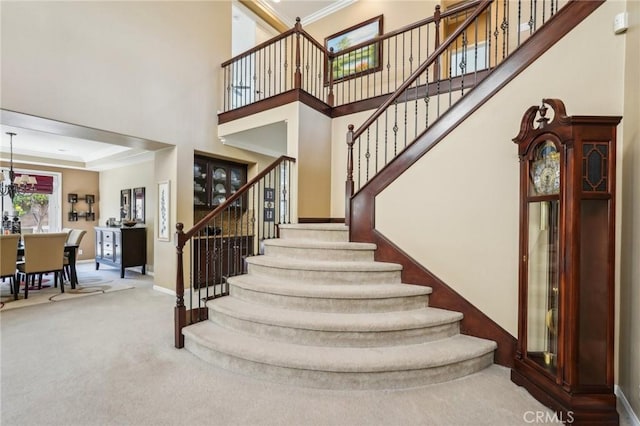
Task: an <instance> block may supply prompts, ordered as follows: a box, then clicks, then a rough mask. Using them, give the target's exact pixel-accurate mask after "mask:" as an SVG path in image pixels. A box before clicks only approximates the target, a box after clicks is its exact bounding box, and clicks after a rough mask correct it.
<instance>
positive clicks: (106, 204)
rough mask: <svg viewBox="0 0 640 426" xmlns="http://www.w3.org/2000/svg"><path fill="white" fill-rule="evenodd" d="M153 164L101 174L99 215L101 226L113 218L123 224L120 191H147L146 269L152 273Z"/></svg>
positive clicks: (151, 161) (154, 196)
mask: <svg viewBox="0 0 640 426" xmlns="http://www.w3.org/2000/svg"><path fill="white" fill-rule="evenodd" d="M153 166H154V164H153V160H150V161H145V162H143V163H138V164H135V165H131V166H126V167H120V168H117V169H112V170H107V171H103V172H101V173H100V194H101V197H100V200H99V203H100V215H99V216H97V217H98V222H97V223H98V224H99V225H100V226H105V224H106V222H107V220H108V219H109V218H110V217H115V218H116V220H120V191H121V190H123V189H131V190H132V191H133V188H145V223H144V226H145V227H146V228H147V269H148V270H149V271H150V272H153V270H154V269H153V264H154V263H153V242H154V240H153V235H154V234H153V230H154V225H155V217H156V214H155V209H154V206H155V200H156V192H157V188H156V182H155V179H154V168H153Z"/></svg>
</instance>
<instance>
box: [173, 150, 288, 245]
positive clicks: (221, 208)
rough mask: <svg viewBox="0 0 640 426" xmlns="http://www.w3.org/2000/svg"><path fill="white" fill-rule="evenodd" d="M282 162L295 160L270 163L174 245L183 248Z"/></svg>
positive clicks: (283, 159) (283, 158)
mask: <svg viewBox="0 0 640 426" xmlns="http://www.w3.org/2000/svg"><path fill="white" fill-rule="evenodd" d="M283 161H291V162H293V163H295V162H296V159H295V158H292V157H288V156H286V155H283V156H281V157H279V158H278V159H277V160H276V161H274V162H273V163H271V165H269V167H267V168H266V169H264V170H263V171H261V172H260V173H258V174H257V175H256V176H255V177H254V178H253V179H251V180H250V181H248V182H247V183H245V184H244V185H243V186H242V187H241V188H240V189H238V191H237V192H235V193H234V194H232V195H231V196H230V197H229V198H227V199H226V200H225V202H224V203H222V204H220V205H219V206H218V207H216V208H215V209H214V210H212V211H210V212H209V214H207V215H206V216H205V217H203V218H202V219H201V220H200V221H198V223H196V224H195V225H193V227H192V228H191V229H189V230H188V231H186V232H184V233H182V234H180V237H181V238H180V239H182V240H183V241H178V242H177V244H176V245H178V244H181V245H180V246H181V247H182V246H184V245H185V244H186V242H187V241H188V240H189V239H191V237H193V236H194V235H195V234H196V232H198V231H200V230H201V229H202V228H204V227H205V226H206V225H207V223H208V222H209V221H210V220H211V219H213V218H214V217H216V216H217V215H218V214H219V213H220V212H221V211H224V210H225V209H226V208H228V207H229V206H231V204H232V203H233V202H234V201H235V200H237V199H238V198H240V197H242V196H243V195H244V194H245V192H247V191H248V190H249V189H250V188H251V187H252V186H253V185H254V184H255V183H256V182H258V181H259V180H260V179H262V178H263V177H265V176H266V175H267V174H269V172H271V171H272V170H273V169H275V168H276V167H278V166H279V165H280V164H281V163H282V162H283ZM178 225H182V223H178V224H176V228H177V227H178Z"/></svg>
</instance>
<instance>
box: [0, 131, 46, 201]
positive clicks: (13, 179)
mask: <svg viewBox="0 0 640 426" xmlns="http://www.w3.org/2000/svg"><path fill="white" fill-rule="evenodd" d="M7 134H8V135H9V138H10V140H9V152H10V155H11V157H10V158H9V172H8V175H5V173H4V172H3V171H2V170H0V195H2V197H4V196H5V195H9V198H11V201H12V202H13V198H14V197H15V196H16V195H17V194H24V193H25V192H27V191H28V190H32V189H33V188H34V187H35V186H36V184H37V183H38V181H37V180H36V178H35V176H30V175H20V176H16V174H15V172H14V171H13V137H14V136H15V135H16V134H15V133H12V132H7ZM7 177H8V178H9V181H8V182H5V179H6V178H7Z"/></svg>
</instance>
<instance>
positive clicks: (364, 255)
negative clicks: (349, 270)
mask: <svg viewBox="0 0 640 426" xmlns="http://www.w3.org/2000/svg"><path fill="white" fill-rule="evenodd" d="M264 247H265V252H264V254H265V255H266V256H273V257H288V258H292V259H304V260H306V259H314V260H337V261H350V260H353V261H364V262H370V261H373V255H374V250H375V249H376V245H375V244H370V243H350V242H343V241H316V240H302V239H291V238H280V239H274V240H266V241H265V242H264Z"/></svg>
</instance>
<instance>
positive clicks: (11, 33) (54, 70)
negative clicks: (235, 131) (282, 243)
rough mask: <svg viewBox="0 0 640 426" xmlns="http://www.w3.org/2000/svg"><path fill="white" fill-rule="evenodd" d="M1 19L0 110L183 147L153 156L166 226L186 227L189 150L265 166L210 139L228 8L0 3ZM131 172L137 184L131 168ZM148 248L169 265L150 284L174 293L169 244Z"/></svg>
mask: <svg viewBox="0 0 640 426" xmlns="http://www.w3.org/2000/svg"><path fill="white" fill-rule="evenodd" d="M1 19H2V22H1V24H2V25H0V31H1V33H0V35H1V39H2V65H1V67H2V68H1V71H2V73H1V74H2V75H1V85H2V87H1V88H2V108H4V109H8V110H13V111H18V112H22V113H25V114H31V115H36V116H40V117H45V118H49V119H53V120H59V121H65V122H69V123H73V124H78V125H82V126H87V127H94V128H97V129H102V130H107V131H111V132H117V133H122V134H125V135H132V136H136V137H140V138H145V139H150V140H154V141H160V142H165V143H168V144H171V145H175V146H177V147H179V148H180V149H179V150H177V152H176V153H175V154H173V155H169V156H168V157H167V156H166V155H165V154H159V153H156V160H155V162H154V175H153V177H152V178H151V180H152V182H153V184H152V186H155V184H156V183H157V182H158V181H159V180H171V182H172V187H171V189H172V194H173V197H174V200H173V201H174V203H173V205H172V207H173V209H174V211H173V212H172V216H171V220H172V228H173V229H175V223H176V222H183V223H184V224H185V229H189V227H190V226H191V225H192V224H193V199H192V197H193V196H192V194H191V191H192V189H193V182H192V177H191V174H192V173H191V169H192V167H193V152H194V150H199V151H202V152H206V153H208V154H210V155H218V156H221V157H225V158H229V159H234V160H237V161H243V162H246V163H257V164H258V165H260V166H263V165H266V164H268V162H266V160H265V158H266V157H264V156H258V155H253V154H251V153H248V152H246V151H242V150H239V149H235V148H230V147H226V146H224V145H222V143H221V142H220V141H219V139H218V137H217V111H218V109H220V108H219V106H218V105H219V102H220V100H221V95H220V87H221V81H222V80H221V73H220V64H221V63H222V62H223V61H225V60H227V59H229V57H230V56H231V2H228V1H211V2H185V1H168V2H163V1H158V2H154V1H149V2H112V1H95V2H46V1H40V2H39V1H35V2H3V4H2V16H1ZM25 22H28V23H29V24H28V25H25ZM170 151H172V150H170ZM158 156H160V157H166V158H163V159H162V160H158ZM160 165H162V169H158V167H159V166H160ZM182 170H188V171H189V172H188V173H182V172H179V171H182ZM129 172H131V174H130V175H129V176H128V177H127V179H129V180H134V179H137V177H136V173H135V168H132V169H128V171H127V173H129ZM106 185H107V186H108V185H109V184H106ZM96 186H97V185H96ZM154 190H155V189H154ZM153 196H155V192H154V191H150V192H149V193H147V201H148V209H147V210H148V212H150V213H152V212H154V210H153V205H152V204H151V203H149V201H150V200H151V199H153V198H152V197H153ZM109 216H110V215H108V214H107V212H105V214H103V215H102V217H104V218H105V219H104V220H106V218H107V217H109ZM111 216H112V215H111ZM148 218H149V219H151V218H152V217H150V216H148ZM104 220H103V221H104ZM149 233H151V229H150V230H149ZM154 245H155V246H156V247H155V250H154V251H153V259H154V260H153V262H151V259H149V263H150V264H151V263H153V264H155V265H156V267H155V268H154V269H156V271H157V269H158V267H157V264H158V263H162V264H163V267H164V266H166V267H167V268H169V269H168V270H167V271H164V272H165V273H160V274H158V273H156V276H155V280H156V284H158V285H161V286H163V287H166V288H174V287H175V267H172V266H171V265H173V264H175V262H174V261H173V259H174V258H175V247H174V246H173V243H172V242H171V243H166V242H158V241H157V240H154ZM158 246H160V247H161V248H160V249H159V248H158Z"/></svg>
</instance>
